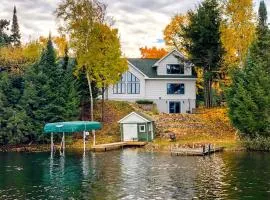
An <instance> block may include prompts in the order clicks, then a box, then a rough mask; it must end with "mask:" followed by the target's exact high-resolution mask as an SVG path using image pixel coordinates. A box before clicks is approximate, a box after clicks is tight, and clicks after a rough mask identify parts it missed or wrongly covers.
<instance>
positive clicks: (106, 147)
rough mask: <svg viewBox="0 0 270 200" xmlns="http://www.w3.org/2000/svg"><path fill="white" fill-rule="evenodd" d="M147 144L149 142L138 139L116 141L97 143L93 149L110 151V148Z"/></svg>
mask: <svg viewBox="0 0 270 200" xmlns="http://www.w3.org/2000/svg"><path fill="white" fill-rule="evenodd" d="M146 144H147V142H137V141H134V142H133V141H130V142H114V143H108V144H99V145H95V146H93V147H92V148H91V149H92V150H93V151H110V150H115V149H121V148H124V147H142V146H144V145H146Z"/></svg>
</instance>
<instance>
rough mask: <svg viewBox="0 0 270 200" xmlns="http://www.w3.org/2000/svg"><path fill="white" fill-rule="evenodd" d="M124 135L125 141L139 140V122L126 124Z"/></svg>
mask: <svg viewBox="0 0 270 200" xmlns="http://www.w3.org/2000/svg"><path fill="white" fill-rule="evenodd" d="M123 136H124V141H133V140H138V130H137V124H124V125H123Z"/></svg>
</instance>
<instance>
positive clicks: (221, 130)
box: [67, 101, 241, 150]
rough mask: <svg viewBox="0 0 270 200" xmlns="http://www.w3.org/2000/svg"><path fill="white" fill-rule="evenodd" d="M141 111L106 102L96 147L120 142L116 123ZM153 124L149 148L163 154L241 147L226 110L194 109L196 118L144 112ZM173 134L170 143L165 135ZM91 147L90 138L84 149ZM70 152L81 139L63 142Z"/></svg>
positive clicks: (97, 111)
mask: <svg viewBox="0 0 270 200" xmlns="http://www.w3.org/2000/svg"><path fill="white" fill-rule="evenodd" d="M138 110H139V111H142V110H140V108H138V107H137V106H136V104H131V103H127V102H118V101H106V103H105V118H104V122H103V128H102V130H99V131H97V132H96V144H104V143H112V142H119V141H120V128H119V125H118V121H119V120H120V119H121V118H123V117H124V116H126V115H127V114H129V113H130V112H132V111H138ZM146 113H147V114H149V115H151V116H152V117H153V118H154V119H155V120H156V134H157V137H156V139H155V140H154V141H153V143H151V144H150V145H153V146H155V147H157V149H161V150H165V149H168V148H169V147H170V146H171V145H181V146H189V147H193V146H195V147H197V146H200V145H202V144H209V143H210V144H213V145H215V146H223V147H226V148H227V149H239V148H241V144H240V141H239V138H238V136H237V133H236V130H235V129H234V128H233V127H232V125H231V124H230V121H229V119H228V117H227V109H226V108H213V109H198V110H197V113H196V114H175V115H169V114H156V112H149V111H148V112H146ZM95 120H97V121H100V120H101V105H100V102H98V103H97V104H96V106H95ZM171 132H173V133H175V135H176V141H175V142H170V139H169V138H168V134H169V133H171ZM92 144H93V138H92V137H89V140H88V141H87V142H86V145H87V148H90V147H91V146H92ZM67 145H70V147H71V148H78V149H80V148H83V141H82V139H76V140H74V139H71V141H70V142H67Z"/></svg>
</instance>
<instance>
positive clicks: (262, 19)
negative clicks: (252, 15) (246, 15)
mask: <svg viewBox="0 0 270 200" xmlns="http://www.w3.org/2000/svg"><path fill="white" fill-rule="evenodd" d="M266 26H267V9H266V5H265V3H264V1H261V2H260V7H259V28H265V27H266Z"/></svg>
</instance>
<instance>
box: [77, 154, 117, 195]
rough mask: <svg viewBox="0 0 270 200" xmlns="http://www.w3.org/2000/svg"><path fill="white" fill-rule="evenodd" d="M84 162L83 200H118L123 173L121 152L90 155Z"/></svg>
mask: <svg viewBox="0 0 270 200" xmlns="http://www.w3.org/2000/svg"><path fill="white" fill-rule="evenodd" d="M87 158H88V159H87ZM82 161H83V162H82V166H84V168H83V174H84V175H85V176H84V178H83V179H84V180H83V184H82V195H81V198H82V199H99V200H103V199H116V195H117V194H118V185H119V182H120V181H119V177H120V171H121V169H120V166H119V165H120V163H119V152H113V151H112V152H106V153H89V155H88V157H87V156H86V157H85V158H84V159H83V160H82ZM87 162H88V163H89V165H88V166H87V165H86V163H87ZM87 172H89V173H88V174H87Z"/></svg>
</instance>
